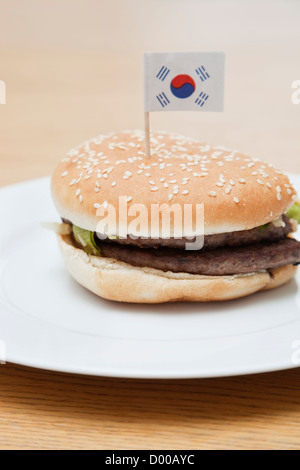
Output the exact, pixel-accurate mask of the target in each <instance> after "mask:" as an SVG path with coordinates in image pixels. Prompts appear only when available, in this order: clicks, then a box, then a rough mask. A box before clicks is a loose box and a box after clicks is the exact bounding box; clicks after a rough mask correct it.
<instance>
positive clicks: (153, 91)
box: [144, 52, 225, 112]
mask: <svg viewBox="0 0 300 470" xmlns="http://www.w3.org/2000/svg"><path fill="white" fill-rule="evenodd" d="M224 80H225V54H224V53H223V52H168V53H160V52H158V53H145V54H144V99H145V112H152V111H223V110H224Z"/></svg>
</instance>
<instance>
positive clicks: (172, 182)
mask: <svg viewBox="0 0 300 470" xmlns="http://www.w3.org/2000/svg"><path fill="white" fill-rule="evenodd" d="M169 182H170V183H171V184H175V183H177V180H170V181H169Z"/></svg>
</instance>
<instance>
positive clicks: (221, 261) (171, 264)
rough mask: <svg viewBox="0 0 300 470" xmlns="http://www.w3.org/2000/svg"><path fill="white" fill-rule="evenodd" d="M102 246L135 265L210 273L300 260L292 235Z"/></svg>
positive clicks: (107, 253) (243, 270)
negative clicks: (206, 243)
mask: <svg viewBox="0 0 300 470" xmlns="http://www.w3.org/2000/svg"><path fill="white" fill-rule="evenodd" d="M99 246H100V248H101V253H102V255H103V256H104V257H106V258H114V259H116V260H118V261H123V262H125V263H128V264H131V265H132V266H137V267H148V268H155V269H160V270H161V271H165V272H166V271H172V272H174V273H190V274H203V275H208V276H224V275H230V274H246V273H253V272H257V271H263V270H268V269H274V268H279V267H281V266H286V265H289V264H294V265H295V264H299V263H300V242H298V241H297V240H294V239H292V238H284V239H282V240H279V241H276V242H274V241H272V242H268V243H266V242H263V243H256V244H252V245H247V246H240V247H236V248H235V249H232V248H230V247H225V248H218V249H216V250H204V251H203V250H201V251H184V250H178V249H172V248H157V249H146V248H144V249H141V248H137V247H132V246H120V245H118V244H116V243H106V242H99Z"/></svg>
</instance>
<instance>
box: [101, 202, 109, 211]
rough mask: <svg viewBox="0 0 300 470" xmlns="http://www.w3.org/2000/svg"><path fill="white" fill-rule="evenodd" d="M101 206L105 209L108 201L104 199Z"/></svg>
mask: <svg viewBox="0 0 300 470" xmlns="http://www.w3.org/2000/svg"><path fill="white" fill-rule="evenodd" d="M102 206H103V207H104V209H107V208H108V202H107V201H104V202H103V204H102Z"/></svg>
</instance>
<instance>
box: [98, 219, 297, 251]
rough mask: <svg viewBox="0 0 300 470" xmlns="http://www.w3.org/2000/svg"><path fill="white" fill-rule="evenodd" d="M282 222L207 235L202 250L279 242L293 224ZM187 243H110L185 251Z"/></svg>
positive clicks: (142, 239) (179, 241)
mask: <svg viewBox="0 0 300 470" xmlns="http://www.w3.org/2000/svg"><path fill="white" fill-rule="evenodd" d="M283 221H284V223H285V227H276V226H275V225H274V224H267V225H265V226H263V227H256V228H254V229H252V230H243V231H240V232H230V233H220V234H217V235H207V236H205V237H204V247H203V248H204V249H206V248H207V249H213V248H218V247H225V246H241V245H251V244H252V243H259V242H263V241H268V240H273V241H275V240H280V239H282V238H285V237H286V236H287V235H289V234H290V233H291V232H293V224H292V222H291V220H290V219H289V218H288V217H287V216H286V215H284V216H283ZM96 238H97V237H96ZM108 242H109V241H108ZM187 242H191V240H188V239H186V238H178V239H175V238H170V239H168V238H166V239H163V238H160V239H151V238H138V239H137V240H133V239H131V238H126V239H116V240H113V241H112V243H114V244H115V243H117V244H119V245H131V246H138V247H139V248H159V247H162V246H165V247H168V248H178V249H185V245H186V243H187Z"/></svg>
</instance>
